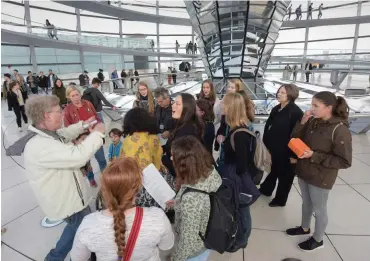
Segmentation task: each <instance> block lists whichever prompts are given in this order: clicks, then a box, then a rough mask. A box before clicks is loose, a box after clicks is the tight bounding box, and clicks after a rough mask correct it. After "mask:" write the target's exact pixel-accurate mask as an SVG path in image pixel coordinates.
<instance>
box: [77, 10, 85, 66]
mask: <svg viewBox="0 0 370 261" xmlns="http://www.w3.org/2000/svg"><path fill="white" fill-rule="evenodd" d="M75 13H76V19H77V23H76V31H77V35H78V37H77V41H78V42H80V38H81V15H80V9H78V8H76V9H75ZM79 52H80V63H81V72H83V71H84V70H85V57H84V53H83V50H82V47H80V48H79Z"/></svg>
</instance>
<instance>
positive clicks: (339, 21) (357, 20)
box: [282, 15, 370, 28]
mask: <svg viewBox="0 0 370 261" xmlns="http://www.w3.org/2000/svg"><path fill="white" fill-rule="evenodd" d="M369 21H370V15H363V16H360V17H358V16H354V17H340V18H327V19H313V20H292V21H284V22H283V25H282V27H291V28H305V27H307V26H308V27H316V26H327V25H344V24H364V23H369Z"/></svg>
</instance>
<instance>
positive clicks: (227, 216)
mask: <svg viewBox="0 0 370 261" xmlns="http://www.w3.org/2000/svg"><path fill="white" fill-rule="evenodd" d="M189 192H198V193H203V194H207V195H209V199H210V204H211V211H210V215H209V220H208V225H207V228H206V232H205V235H202V233H201V232H199V236H200V238H201V239H202V240H203V242H204V245H205V247H206V248H207V249H212V250H215V251H217V252H219V253H220V254H222V253H224V252H234V249H235V248H236V247H235V244H236V236H237V232H238V223H239V222H238V220H237V218H238V217H239V215H238V214H237V212H238V207H237V206H238V205H239V199H238V197H237V195H238V192H237V191H236V186H235V185H234V184H233V182H232V181H231V180H229V179H226V178H225V179H224V178H223V179H222V184H221V186H220V187H219V189H218V190H217V191H216V192H211V193H207V192H205V191H202V190H198V189H194V188H186V189H185V191H184V193H183V194H182V196H181V197H183V196H184V195H185V194H186V193H189Z"/></svg>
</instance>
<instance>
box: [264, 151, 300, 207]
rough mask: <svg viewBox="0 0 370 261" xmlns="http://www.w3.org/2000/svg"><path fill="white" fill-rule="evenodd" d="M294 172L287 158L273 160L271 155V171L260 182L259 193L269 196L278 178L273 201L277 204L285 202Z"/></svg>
mask: <svg viewBox="0 0 370 261" xmlns="http://www.w3.org/2000/svg"><path fill="white" fill-rule="evenodd" d="M271 156H272V155H271ZM294 174H295V173H294V166H293V165H292V164H290V161H289V158H286V159H284V160H282V159H281V158H280V159H275V160H274V157H273V156H272V165H271V172H270V174H269V175H268V176H267V177H266V179H265V180H264V181H263V183H262V184H261V188H260V191H261V193H262V194H264V195H266V196H271V195H272V192H273V191H274V189H275V186H276V181H277V180H279V183H278V187H277V190H276V194H275V198H274V201H275V202H276V203H277V204H285V203H286V202H287V200H288V195H289V192H290V189H291V187H292V184H293V180H294Z"/></svg>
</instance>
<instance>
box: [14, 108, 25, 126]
mask: <svg viewBox="0 0 370 261" xmlns="http://www.w3.org/2000/svg"><path fill="white" fill-rule="evenodd" d="M13 110H14V113H15V116H16V117H17V125H18V127H19V128H20V127H22V117H23V120H24V123H26V124H27V123H28V119H27V116H26V112H25V110H24V105H22V106H19V108H16V107H14V108H13Z"/></svg>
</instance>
